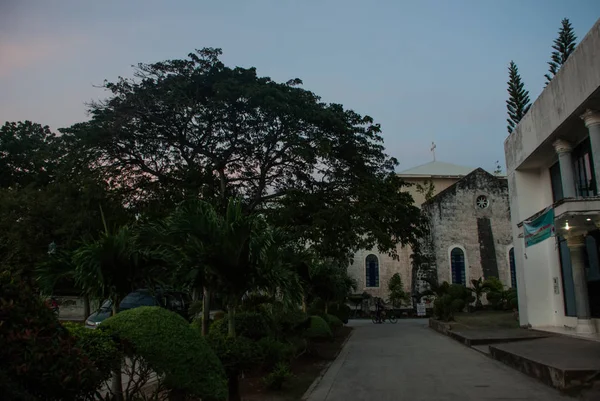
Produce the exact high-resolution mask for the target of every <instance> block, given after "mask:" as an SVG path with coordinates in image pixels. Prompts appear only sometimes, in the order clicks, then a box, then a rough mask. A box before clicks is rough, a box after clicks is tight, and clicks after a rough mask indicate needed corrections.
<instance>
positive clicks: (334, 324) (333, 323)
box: [325, 315, 344, 332]
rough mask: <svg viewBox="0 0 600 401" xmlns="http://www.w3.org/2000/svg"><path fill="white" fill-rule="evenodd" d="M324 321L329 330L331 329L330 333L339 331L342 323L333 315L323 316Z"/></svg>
mask: <svg viewBox="0 0 600 401" xmlns="http://www.w3.org/2000/svg"><path fill="white" fill-rule="evenodd" d="M325 318H326V319H325V320H326V321H327V324H329V328H330V329H331V331H332V332H335V331H337V330H338V329H340V328H341V327H342V326H343V325H344V323H342V321H341V320H340V319H339V318H338V317H337V316H334V315H325Z"/></svg>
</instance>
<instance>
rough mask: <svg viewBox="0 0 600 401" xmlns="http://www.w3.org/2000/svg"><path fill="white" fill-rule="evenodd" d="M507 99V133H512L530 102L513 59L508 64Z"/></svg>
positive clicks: (527, 109)
mask: <svg viewBox="0 0 600 401" xmlns="http://www.w3.org/2000/svg"><path fill="white" fill-rule="evenodd" d="M507 84H508V100H507V101H506V109H507V111H508V118H507V119H506V121H507V122H508V126H507V127H506V128H507V129H508V133H509V134H510V133H512V132H513V130H514V129H515V127H516V126H517V124H519V121H521V119H522V118H523V116H524V115H525V114H527V111H529V108H530V107H531V103H530V101H529V91H528V90H526V89H525V84H524V83H523V80H522V79H521V75H519V69H518V68H517V64H515V62H514V61H511V62H510V65H509V66H508V82H507Z"/></svg>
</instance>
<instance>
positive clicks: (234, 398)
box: [227, 372, 242, 401]
mask: <svg viewBox="0 0 600 401" xmlns="http://www.w3.org/2000/svg"><path fill="white" fill-rule="evenodd" d="M227 379H228V380H227V382H228V387H229V397H227V400H228V401H241V400H242V397H241V395H240V379H239V376H238V373H237V372H235V373H231V374H229V377H228V378H227Z"/></svg>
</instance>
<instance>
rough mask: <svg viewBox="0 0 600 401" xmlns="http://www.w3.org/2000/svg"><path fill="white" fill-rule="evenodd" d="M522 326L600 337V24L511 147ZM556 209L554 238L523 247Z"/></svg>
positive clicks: (510, 140) (529, 115) (550, 87)
mask: <svg viewBox="0 0 600 401" xmlns="http://www.w3.org/2000/svg"><path fill="white" fill-rule="evenodd" d="M504 148H505V154H506V165H507V173H508V183H509V192H510V209H511V225H512V231H513V237H514V239H515V241H514V243H515V260H516V270H517V284H518V294H519V312H520V320H521V324H522V325H530V326H532V327H534V328H539V329H545V330H550V331H559V332H560V331H563V332H564V331H570V332H571V333H573V334H578V335H582V336H597V334H596V335H595V334H594V333H598V332H599V331H600V266H599V259H600V258H599V252H598V246H599V245H600V230H599V228H600V196H598V195H600V194H599V192H598V186H597V185H598V183H600V20H598V21H597V22H596V24H595V25H594V27H593V28H592V29H591V30H590V32H588V34H587V35H586V36H585V38H584V39H583V40H582V41H581V43H580V44H579V46H578V47H577V49H576V50H575V52H574V53H573V54H572V55H571V56H570V57H569V59H568V60H567V62H566V63H565V64H564V65H563V66H562V68H561V69H560V71H559V72H558V74H557V75H556V76H555V77H554V78H553V79H552V81H551V82H550V84H549V85H548V86H547V87H546V88H545V89H544V91H543V92H542V94H541V95H540V96H539V97H538V99H537V100H536V101H535V103H534V104H533V105H532V107H531V109H530V110H529V112H528V113H527V115H525V117H524V118H523V119H522V120H521V122H520V123H519V125H518V126H517V127H516V129H515V131H514V132H513V133H512V134H511V135H510V136H509V137H508V138H507V139H506V141H505V144H504ZM547 207H553V211H554V216H555V217H554V227H555V230H556V231H555V232H556V235H555V236H553V237H551V238H549V239H546V240H544V241H542V242H539V243H537V244H535V245H530V246H528V247H525V241H524V238H523V222H525V221H531V220H532V219H533V218H535V217H536V215H538V214H539V213H541V212H542V211H544V210H545V209H546V208H547Z"/></svg>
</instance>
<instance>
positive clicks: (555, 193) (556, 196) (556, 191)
mask: <svg viewBox="0 0 600 401" xmlns="http://www.w3.org/2000/svg"><path fill="white" fill-rule="evenodd" d="M550 183H551V185H552V199H553V201H554V202H558V201H559V200H561V199H563V198H564V195H563V188H562V178H561V176H560V164H558V162H556V163H554V164H553V165H552V166H551V167H550Z"/></svg>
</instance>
